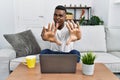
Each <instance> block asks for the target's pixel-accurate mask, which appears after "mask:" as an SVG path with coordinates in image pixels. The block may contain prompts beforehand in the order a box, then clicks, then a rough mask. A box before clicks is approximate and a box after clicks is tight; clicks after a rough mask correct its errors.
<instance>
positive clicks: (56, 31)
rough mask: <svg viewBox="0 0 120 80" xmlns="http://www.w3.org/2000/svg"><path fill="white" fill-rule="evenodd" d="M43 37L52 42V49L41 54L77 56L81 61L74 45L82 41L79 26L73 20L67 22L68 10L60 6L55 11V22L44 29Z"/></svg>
mask: <svg viewBox="0 0 120 80" xmlns="http://www.w3.org/2000/svg"><path fill="white" fill-rule="evenodd" d="M41 37H42V39H43V40H44V41H49V42H51V48H50V49H45V50H42V51H41V53H40V54H76V55H78V59H77V62H79V61H80V52H79V51H77V50H73V43H74V42H75V41H77V40H80V39H81V32H80V28H79V24H75V23H74V21H73V20H71V21H67V22H66V9H65V7H63V6H61V5H58V6H57V7H56V8H55V11H54V22H53V23H52V24H48V27H47V28H45V27H43V30H42V34H41Z"/></svg>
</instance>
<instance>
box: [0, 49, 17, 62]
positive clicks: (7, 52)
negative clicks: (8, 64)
mask: <svg viewBox="0 0 120 80" xmlns="http://www.w3.org/2000/svg"><path fill="white" fill-rule="evenodd" d="M0 58H2V59H8V60H10V59H13V58H16V52H15V50H14V49H12V48H4V49H0Z"/></svg>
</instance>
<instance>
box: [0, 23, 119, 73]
mask: <svg viewBox="0 0 120 80" xmlns="http://www.w3.org/2000/svg"><path fill="white" fill-rule="evenodd" d="M80 28H81V31H82V39H81V40H80V41H77V42H75V45H74V48H75V49H76V50H79V51H80V52H81V55H83V54H84V53H85V52H87V51H93V52H94V53H95V54H96V55H97V58H96V60H95V62H96V63H104V64H105V65H106V66H107V67H108V68H109V69H110V70H111V71H112V72H114V73H120V67H119V66H120V42H119V41H120V36H119V35H120V29H118V28H105V27H104V26H102V25H100V26H81V27H80ZM41 29H42V28H40V29H38V28H35V29H34V28H32V32H33V33H34V35H35V37H36V40H37V41H38V43H39V45H40V47H41V49H45V48H48V47H49V42H45V41H43V40H42V39H41V36H40V32H41ZM7 44H8V43H7ZM8 46H9V48H4V49H0V54H1V55H0V58H2V59H3V60H4V59H5V60H8V61H9V63H8V68H9V70H10V71H12V70H14V69H15V68H16V66H17V65H18V64H19V63H20V62H22V61H23V60H24V57H19V58H16V52H15V50H14V49H13V48H12V47H11V46H10V44H8ZM36 56H37V61H39V54H37V55H36Z"/></svg>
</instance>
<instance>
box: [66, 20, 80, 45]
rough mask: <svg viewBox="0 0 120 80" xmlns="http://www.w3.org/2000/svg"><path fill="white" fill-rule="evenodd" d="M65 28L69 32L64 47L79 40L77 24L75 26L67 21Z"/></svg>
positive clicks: (72, 22)
mask: <svg viewBox="0 0 120 80" xmlns="http://www.w3.org/2000/svg"><path fill="white" fill-rule="evenodd" d="M66 26H67V28H68V30H69V32H70V37H69V39H68V40H67V42H66V45H68V44H70V42H74V41H77V40H80V39H81V31H80V26H79V24H78V23H77V24H75V23H74V21H73V20H72V21H67V24H66Z"/></svg>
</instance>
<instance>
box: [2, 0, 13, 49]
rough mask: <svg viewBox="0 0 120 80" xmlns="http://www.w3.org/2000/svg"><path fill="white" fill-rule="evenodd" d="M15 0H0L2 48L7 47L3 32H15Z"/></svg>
mask: <svg viewBox="0 0 120 80" xmlns="http://www.w3.org/2000/svg"><path fill="white" fill-rule="evenodd" d="M13 11H14V9H13V0H0V48H1V47H5V46H6V45H4V40H3V39H4V38H3V34H5V33H12V32H14V12H13Z"/></svg>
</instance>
